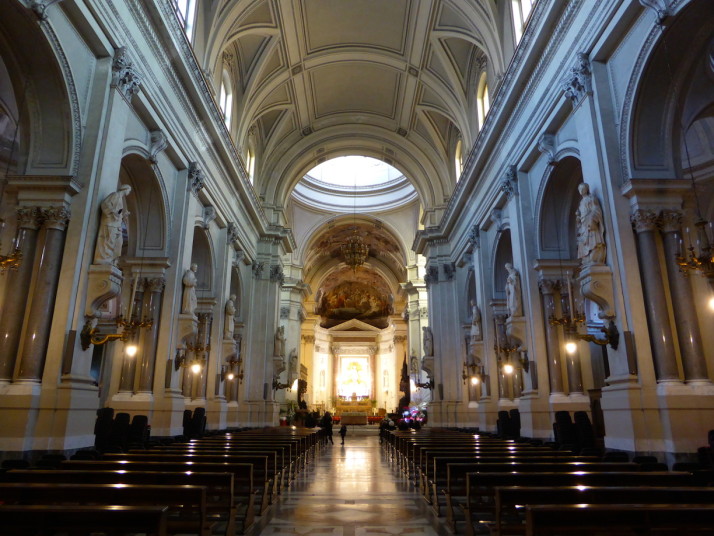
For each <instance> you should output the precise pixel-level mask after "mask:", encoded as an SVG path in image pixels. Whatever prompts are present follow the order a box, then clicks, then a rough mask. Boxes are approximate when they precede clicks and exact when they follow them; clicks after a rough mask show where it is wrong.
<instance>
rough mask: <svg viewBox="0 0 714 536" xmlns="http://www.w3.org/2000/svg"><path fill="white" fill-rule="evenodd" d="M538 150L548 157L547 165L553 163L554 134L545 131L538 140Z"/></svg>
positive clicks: (552, 164)
mask: <svg viewBox="0 0 714 536" xmlns="http://www.w3.org/2000/svg"><path fill="white" fill-rule="evenodd" d="M538 150H539V151H540V152H541V153H543V154H545V155H546V156H547V159H548V165H550V166H554V165H555V134H550V133H548V132H546V133H545V134H543V135H542V136H541V137H540V139H539V140H538Z"/></svg>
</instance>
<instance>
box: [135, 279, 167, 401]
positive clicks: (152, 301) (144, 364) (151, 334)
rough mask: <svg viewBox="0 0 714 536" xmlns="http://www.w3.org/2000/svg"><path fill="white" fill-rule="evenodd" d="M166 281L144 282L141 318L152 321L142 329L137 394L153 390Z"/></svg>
mask: <svg viewBox="0 0 714 536" xmlns="http://www.w3.org/2000/svg"><path fill="white" fill-rule="evenodd" d="M165 286H166V280H165V279H164V278H163V277H154V278H151V279H148V280H147V281H146V288H147V290H148V292H145V293H144V294H145V297H148V301H146V299H145V304H144V308H143V309H144V312H143V315H142V318H147V319H151V320H153V324H152V325H151V327H150V328H144V329H143V333H142V338H143V341H144V343H143V344H142V346H143V358H142V360H141V371H140V373H139V392H144V393H150V392H151V391H152V390H153V383H154V367H155V365H156V347H157V345H158V342H159V320H160V318H161V299H162V297H163V294H164V287H165Z"/></svg>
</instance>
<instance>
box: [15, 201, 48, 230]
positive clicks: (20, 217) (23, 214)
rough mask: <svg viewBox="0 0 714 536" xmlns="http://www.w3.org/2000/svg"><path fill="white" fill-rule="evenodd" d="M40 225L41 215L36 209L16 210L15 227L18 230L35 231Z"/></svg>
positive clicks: (21, 208) (23, 208)
mask: <svg viewBox="0 0 714 536" xmlns="http://www.w3.org/2000/svg"><path fill="white" fill-rule="evenodd" d="M40 225H42V214H41V213H40V209H39V208H38V207H20V208H18V209H17V226H18V227H19V228H20V229H32V230H35V231H36V230H37V229H39V228H40Z"/></svg>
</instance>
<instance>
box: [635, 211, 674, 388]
mask: <svg viewBox="0 0 714 536" xmlns="http://www.w3.org/2000/svg"><path fill="white" fill-rule="evenodd" d="M631 219H632V224H633V225H634V227H635V231H636V232H637V254H638V257H639V260H640V269H641V270H642V287H643V289H644V294H645V309H646V311H647V320H648V325H649V331H650V342H651V344H652V355H653V357H654V365H655V371H656V373H657V380H658V381H662V380H678V379H679V374H678V372H677V362H676V358H675V353H674V339H673V336H672V327H671V326H670V323H669V312H668V310H667V299H666V297H665V293H664V286H663V279H662V270H661V268H660V261H659V254H658V252H657V242H656V240H655V231H656V230H657V227H658V223H659V218H658V216H657V214H656V213H655V212H653V211H651V210H643V209H637V210H636V211H635V213H634V214H633V215H632V218H631Z"/></svg>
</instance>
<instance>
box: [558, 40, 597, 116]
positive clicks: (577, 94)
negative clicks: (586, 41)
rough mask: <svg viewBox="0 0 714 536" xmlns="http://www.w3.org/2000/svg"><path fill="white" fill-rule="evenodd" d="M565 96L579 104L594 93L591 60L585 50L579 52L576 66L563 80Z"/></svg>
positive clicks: (574, 103)
mask: <svg viewBox="0 0 714 536" xmlns="http://www.w3.org/2000/svg"><path fill="white" fill-rule="evenodd" d="M561 84H562V87H563V91H564V92H565V96H566V97H568V99H570V101H571V102H572V103H573V106H575V105H576V104H578V103H579V102H580V101H581V100H583V99H584V98H585V96H586V95H592V93H593V88H592V72H591V71H590V60H589V59H588V55H587V54H585V53H584V52H578V57H577V61H576V64H575V67H572V68H571V69H570V74H569V75H568V76H566V77H565V78H564V79H563V81H562V82H561Z"/></svg>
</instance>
